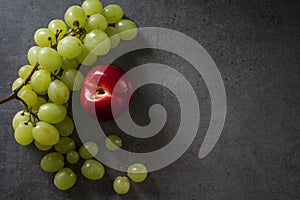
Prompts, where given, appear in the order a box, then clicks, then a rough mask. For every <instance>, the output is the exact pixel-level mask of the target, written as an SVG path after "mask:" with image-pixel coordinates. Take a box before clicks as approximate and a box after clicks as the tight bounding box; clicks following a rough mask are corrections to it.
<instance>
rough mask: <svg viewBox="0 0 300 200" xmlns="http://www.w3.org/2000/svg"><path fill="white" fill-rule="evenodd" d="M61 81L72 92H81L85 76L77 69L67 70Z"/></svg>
mask: <svg viewBox="0 0 300 200" xmlns="http://www.w3.org/2000/svg"><path fill="white" fill-rule="evenodd" d="M61 80H62V82H64V84H65V85H66V86H67V87H68V88H69V90H71V91H77V90H80V89H81V87H82V84H83V81H84V76H83V74H82V73H81V72H80V71H78V70H76V69H67V70H65V71H64V72H63V73H62V75H61Z"/></svg>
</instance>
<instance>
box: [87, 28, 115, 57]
mask: <svg viewBox="0 0 300 200" xmlns="http://www.w3.org/2000/svg"><path fill="white" fill-rule="evenodd" d="M84 45H85V47H86V48H87V50H89V51H90V52H91V53H92V54H94V55H97V56H100V55H105V54H107V53H108V52H109V50H110V40H109V38H108V37H107V35H106V33H104V32H103V31H100V30H93V31H91V32H89V33H88V34H86V36H85V38H84Z"/></svg>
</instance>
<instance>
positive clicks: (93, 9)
mask: <svg viewBox="0 0 300 200" xmlns="http://www.w3.org/2000/svg"><path fill="white" fill-rule="evenodd" d="M81 7H82V8H83V10H84V12H85V14H86V15H87V16H91V15H93V14H97V13H98V14H100V13H101V12H102V3H101V2H100V1H94V0H85V1H84V2H83V3H82V5H81Z"/></svg>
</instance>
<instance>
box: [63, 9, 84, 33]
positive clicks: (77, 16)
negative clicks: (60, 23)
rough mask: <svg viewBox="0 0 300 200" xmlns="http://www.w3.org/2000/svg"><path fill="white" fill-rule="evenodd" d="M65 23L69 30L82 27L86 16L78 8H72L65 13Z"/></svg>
mask: <svg viewBox="0 0 300 200" xmlns="http://www.w3.org/2000/svg"><path fill="white" fill-rule="evenodd" d="M64 18H65V22H66V23H67V25H68V26H69V27H71V28H77V27H83V26H84V24H85V22H86V19H87V16H86V14H85V12H84V10H83V9H82V8H81V7H80V6H72V7H70V8H69V9H68V10H67V11H66V13H65V17H64Z"/></svg>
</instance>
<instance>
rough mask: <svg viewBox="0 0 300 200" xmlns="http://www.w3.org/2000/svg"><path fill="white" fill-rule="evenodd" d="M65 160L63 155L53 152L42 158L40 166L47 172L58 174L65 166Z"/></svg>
mask: <svg viewBox="0 0 300 200" xmlns="http://www.w3.org/2000/svg"><path fill="white" fill-rule="evenodd" d="M64 160H65V158H64V157H63V155H61V154H60V153H57V152H52V153H48V154H47V155H45V156H44V157H43V158H42V160H41V162H40V166H41V168H42V169H43V170H44V171H45V172H57V171H59V170H60V169H62V168H63V167H64V166H65V162H64Z"/></svg>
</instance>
